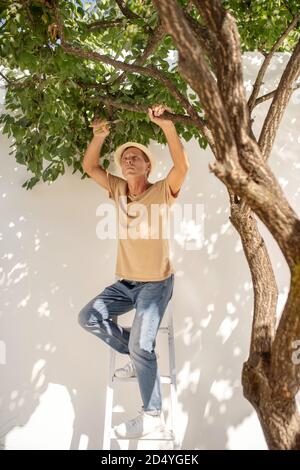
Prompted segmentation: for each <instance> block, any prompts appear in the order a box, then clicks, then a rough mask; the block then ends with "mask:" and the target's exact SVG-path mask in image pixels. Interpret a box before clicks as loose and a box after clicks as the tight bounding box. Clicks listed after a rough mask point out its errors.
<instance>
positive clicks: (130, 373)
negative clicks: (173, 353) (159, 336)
mask: <svg viewBox="0 0 300 470" xmlns="http://www.w3.org/2000/svg"><path fill="white" fill-rule="evenodd" d="M156 357H157V358H158V357H159V354H158V353H156ZM114 376H115V377H123V378H124V377H136V368H135V365H134V363H133V361H132V360H130V361H129V362H127V364H125V366H123V367H120V368H119V369H116V370H115V373H114Z"/></svg>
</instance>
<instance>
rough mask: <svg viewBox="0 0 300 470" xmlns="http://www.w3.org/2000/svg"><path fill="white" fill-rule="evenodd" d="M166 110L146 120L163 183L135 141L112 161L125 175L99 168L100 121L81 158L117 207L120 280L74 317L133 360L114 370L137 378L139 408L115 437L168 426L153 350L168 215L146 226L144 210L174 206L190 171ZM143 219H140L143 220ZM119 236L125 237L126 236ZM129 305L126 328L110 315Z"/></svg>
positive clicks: (167, 269)
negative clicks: (162, 142)
mask: <svg viewBox="0 0 300 470" xmlns="http://www.w3.org/2000/svg"><path fill="white" fill-rule="evenodd" d="M165 109H167V108H166V107H165V106H163V105H154V106H152V107H151V108H148V115H149V117H150V120H151V121H152V122H154V123H155V124H157V125H159V126H160V127H161V129H162V130H163V132H164V133H165V136H166V139H167V142H168V146H169V149H170V153H171V156H172V159H173V167H172V168H171V170H170V172H169V174H168V175H167V176H166V177H165V178H163V179H161V180H158V181H156V182H155V183H150V182H149V181H148V176H149V174H150V173H151V172H152V171H153V169H154V166H155V159H154V156H153V155H152V153H151V152H150V151H149V149H148V148H147V147H145V146H144V145H142V144H139V143H137V142H126V143H125V144H122V145H120V146H119V147H118V148H117V149H116V151H115V161H116V163H117V164H118V165H119V166H120V168H121V171H122V174H123V177H124V178H120V177H118V176H115V175H112V174H111V173H109V172H107V171H105V170H104V169H102V168H101V167H100V165H99V160H98V158H99V152H100V150H101V147H102V145H103V142H104V140H105V138H106V136H107V135H108V134H109V126H108V123H107V122H106V121H105V120H94V122H93V132H94V137H93V139H92V141H91V142H90V144H89V146H88V148H87V150H86V152H85V155H84V159H83V168H84V170H85V171H86V173H88V174H89V175H90V176H91V177H92V178H93V179H94V180H95V181H96V182H97V183H99V184H100V185H101V186H102V187H103V188H104V189H106V190H108V192H109V197H110V198H111V199H113V200H114V201H115V202H116V203H117V204H116V207H117V215H118V220H119V233H118V234H119V239H118V255H117V262H116V275H117V276H118V277H119V280H118V281H117V282H115V283H113V284H111V285H110V286H108V287H106V288H105V289H104V290H103V291H102V292H101V293H100V294H98V295H97V296H96V297H94V298H93V299H92V300H91V301H90V302H88V304H87V305H86V306H85V307H84V308H83V309H82V310H81V311H80V313H79V318H78V320H79V324H80V325H81V326H82V327H83V328H85V329H86V330H87V331H89V332H90V333H92V334H94V335H96V336H97V337H98V338H100V339H102V340H103V341H105V342H106V343H107V344H108V345H109V346H111V347H112V348H114V349H115V350H116V351H118V352H119V353H121V354H128V355H129V356H130V359H131V361H130V362H129V363H128V364H126V365H125V366H124V367H123V368H121V369H117V370H116V371H115V375H116V376H119V377H120V376H121V377H130V376H131V377H132V376H135V375H136V376H137V379H138V383H139V388H140V392H141V397H142V401H143V406H142V410H141V411H139V413H140V415H139V416H137V417H135V418H133V419H131V420H128V421H126V422H124V423H121V424H120V425H119V426H116V427H115V428H114V431H115V433H116V435H117V436H118V437H125V438H134V437H136V438H138V437H141V436H144V435H146V434H148V433H149V432H152V431H157V430H163V428H164V424H165V421H164V415H163V411H162V399H161V386H160V385H161V384H160V374H159V371H158V367H157V357H158V355H156V354H155V345H156V335H157V332H158V329H159V326H160V323H161V321H162V318H163V315H164V312H165V311H166V307H167V305H168V302H169V300H170V299H171V297H172V294H173V287H174V270H173V266H172V264H171V261H170V258H169V245H168V240H167V239H166V237H165V233H164V234H163V232H162V228H161V225H163V222H164V218H165V213H164V211H162V210H159V211H157V212H156V216H157V217H153V220H152V216H153V214H154V211H153V212H151V222H150V223H149V212H150V210H152V208H154V207H156V208H157V207H160V206H161V205H162V207H167V208H169V207H170V206H171V204H172V203H173V202H174V200H175V198H176V197H177V196H178V193H179V191H180V188H181V185H182V183H183V181H184V178H185V176H186V173H187V171H188V168H189V161H188V158H187V156H186V154H185V151H184V148H183V145H182V144H181V142H180V140H179V137H178V135H177V132H176V128H175V126H174V124H173V122H172V121H170V120H166V119H163V118H160V117H159V116H160V115H161V114H163V112H164V111H165ZM137 209H138V210H137ZM141 214H143V215H144V217H143V219H142V220H141ZM154 219H155V221H156V223H154ZM157 222H159V223H157ZM158 225H159V227H158ZM120 231H122V237H120ZM124 232H125V235H126V236H123V234H124ZM151 235H154V236H151ZM134 308H135V309H136V312H135V318H134V321H133V324H132V327H131V329H130V331H127V330H126V329H124V328H122V327H121V326H120V325H118V324H116V323H115V322H114V321H113V319H112V318H111V317H112V316H113V315H121V314H124V313H126V312H129V311H131V310H132V309H134Z"/></svg>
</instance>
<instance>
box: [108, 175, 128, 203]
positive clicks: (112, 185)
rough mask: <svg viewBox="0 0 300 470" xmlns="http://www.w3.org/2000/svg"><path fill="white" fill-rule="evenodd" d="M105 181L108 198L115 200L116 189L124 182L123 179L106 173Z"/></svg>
mask: <svg viewBox="0 0 300 470" xmlns="http://www.w3.org/2000/svg"><path fill="white" fill-rule="evenodd" d="M107 181H108V187H109V190H108V197H109V198H110V199H114V200H116V197H117V190H118V187H119V185H120V184H122V183H123V182H124V181H125V180H124V179H123V178H120V177H119V176H115V175H112V174H111V173H109V172H107Z"/></svg>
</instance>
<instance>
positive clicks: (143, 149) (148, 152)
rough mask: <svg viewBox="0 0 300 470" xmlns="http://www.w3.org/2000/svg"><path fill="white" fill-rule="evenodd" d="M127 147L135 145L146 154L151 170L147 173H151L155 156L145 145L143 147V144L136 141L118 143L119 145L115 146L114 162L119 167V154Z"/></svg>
mask: <svg viewBox="0 0 300 470" xmlns="http://www.w3.org/2000/svg"><path fill="white" fill-rule="evenodd" d="M127 147H137V148H138V149H140V150H142V151H143V152H144V153H145V154H146V155H147V157H148V158H149V160H150V163H151V170H150V172H149V174H150V173H152V171H153V169H154V167H155V164H156V161H155V157H154V155H153V153H151V152H150V150H149V149H148V148H147V147H145V145H143V144H139V143H138V142H125V144H122V145H119V147H117V149H116V150H115V152H114V158H115V162H116V164H117V165H118V166H119V167H120V168H121V162H120V160H121V155H122V153H123V152H124V150H125V149H126V148H127Z"/></svg>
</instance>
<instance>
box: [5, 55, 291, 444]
mask: <svg viewBox="0 0 300 470" xmlns="http://www.w3.org/2000/svg"><path fill="white" fill-rule="evenodd" d="M259 60H260V56H259V57H258V56H257V55H255V54H248V55H247V56H246V57H245V58H244V65H245V80H246V85H247V80H249V81H251V82H253V77H254V76H255V74H254V72H256V71H257V69H258V65H259ZM283 63H285V58H284V61H283ZM274 64H275V65H274V67H275V69H274V70H273V75H272V77H271V78H270V83H269V82H268V87H266V89H265V90H264V92H267V91H270V90H272V89H273V81H274V80H275V81H276V76H277V75H278V76H279V72H280V69H281V68H282V59H281V58H280V57H279V56H278V55H277V56H276V57H275V58H274ZM275 72H278V74H277V75H276V73H275ZM266 83H267V82H266ZM267 107H268V104H267V103H265V104H263V105H262V106H260V107H258V108H257V110H256V113H255V114H256V122H257V123H260V122H261V119H262V116H263V115H264V114H265V112H266V109H267ZM297 117H298V120H299V110H298V107H296V104H295V103H293V101H291V103H290V106H289V109H288V111H287V112H286V114H285V117H284V121H283V124H282V129H283V131H281V132H280V133H279V135H278V138H277V140H276V142H275V147H274V152H273V155H272V159H271V161H270V165H271V166H272V168H273V169H274V172H275V173H276V174H277V176H278V177H280V178H281V182H282V184H283V186H284V187H285V191H286V194H287V197H288V198H289V200H290V201H291V204H292V205H293V206H294V208H295V209H296V210H297V208H299V192H300V189H299V179H300V178H299V170H300V167H299V163H298V162H297V160H296V155H297V153H299V152H297V151H298V150H299V142H300V140H299V135H298V132H297V129H296V125H295V124H294V123H295V122H296V121H295V120H296V119H297ZM257 128H258V127H257ZM287 128H288V129H289V131H288V134H286V132H285V129H287ZM287 135H288V141H287V137H286V136H287ZM8 145H9V143H8V142H7V140H6V139H4V138H2V140H1V148H2V151H3V153H4V155H6V157H5V159H3V160H4V161H5V165H4V166H3V171H2V174H1V175H0V182H1V198H0V200H1V214H4V218H3V219H2V220H4V222H3V224H2V227H1V246H2V254H1V260H2V263H1V264H2V268H1V271H0V282H1V288H2V289H1V292H2V300H1V314H0V323H1V336H0V340H1V341H2V342H3V344H5V349H6V359H5V363H4V364H3V363H2V364H1V358H0V374H1V395H0V406H1V408H0V413H1V414H0V417H1V418H0V419H1V428H0V429H1V445H2V448H7V449H10V448H14V449H17V448H19V449H20V448H24V449H30V448H32V449H39V448H41V449H47V448H49V449H60V448H62V449H69V448H70V449H78V448H82V449H100V448H101V445H102V439H103V428H104V411H105V410H104V409H105V392H106V380H107V372H108V349H107V347H106V345H105V344H104V343H103V342H101V341H99V339H98V338H96V337H93V336H92V335H90V334H88V333H87V332H85V331H84V330H82V329H81V328H80V327H79V325H78V324H77V315H78V313H79V311H80V309H81V308H82V307H83V306H84V305H85V304H86V303H87V302H88V301H89V300H90V299H91V298H92V297H94V296H95V295H96V294H98V293H99V292H100V291H102V290H103V289H104V288H105V287H106V286H107V285H109V284H111V283H112V282H114V281H113V280H114V264H115V256H116V241H115V240H99V239H97V237H96V232H95V228H96V224H97V219H96V218H95V215H96V207H97V206H98V204H99V203H100V202H108V201H109V199H108V195H107V194H106V193H105V192H104V191H103V189H102V188H99V186H98V185H97V184H96V183H95V182H94V181H92V180H84V181H82V180H80V176H79V174H78V175H77V178H76V175H71V173H70V172H69V173H68V172H66V175H65V177H64V178H63V179H62V180H58V181H56V182H55V183H54V184H52V185H50V186H49V185H43V184H40V185H37V186H36V187H35V188H34V189H33V191H25V190H24V189H23V188H21V184H22V182H23V181H24V180H25V178H27V177H28V175H25V171H24V169H23V167H21V166H20V165H18V164H16V163H15V162H14V161H13V158H10V157H8V152H9V149H8ZM185 147H186V150H187V152H188V155H189V157H190V160H191V165H192V168H193V171H190V172H189V174H188V175H187V177H186V180H185V182H184V185H183V187H182V189H181V195H180V199H179V200H178V202H179V203H180V204H184V203H193V204H195V203H200V204H203V205H204V212H205V220H204V246H203V247H202V249H201V250H196V251H188V250H186V249H185V245H184V240H185V241H186V237H184V236H182V233H181V234H180V233H177V234H176V236H175V240H174V241H173V242H172V256H173V258H172V260H173V264H174V267H175V270H176V278H175V289H174V294H173V304H174V306H175V310H174V330H175V345H176V364H177V384H178V385H177V386H178V399H179V412H178V423H179V427H178V429H179V433H180V437H181V440H182V448H183V449H237V448H242V449H243V448H244V449H247V448H248V449H250V448H265V443H264V439H263V437H262V434H261V430H260V426H259V424H258V421H257V418H256V417H255V414H254V412H253V409H252V407H251V406H250V404H249V403H248V402H247V401H246V400H245V399H244V397H243V394H242V389H241V383H240V381H241V369H242V364H243V362H244V361H245V360H246V359H247V356H248V350H249V341H250V327H251V317H252V309H253V294H252V284H251V276H250V273H249V270H248V266H247V263H246V261H245V257H244V254H243V251H242V247H241V243H240V241H239V237H238V235H237V233H236V232H235V230H234V228H233V227H232V226H231V224H230V222H229V220H228V216H229V212H228V197H227V191H226V190H225V187H224V186H223V185H222V184H221V183H220V182H219V181H218V180H217V179H216V178H215V176H214V175H213V174H211V173H209V172H208V163H209V159H212V157H211V155H210V153H209V151H206V153H204V152H202V151H201V150H199V147H198V146H197V143H195V142H192V141H191V142H189V143H186V144H185ZM287 147H288V148H287ZM153 150H154V151H155V152H156V153H157V155H158V157H159V165H158V169H157V171H156V178H157V179H160V178H161V177H163V176H164V175H165V174H166V173H167V171H168V169H169V168H170V164H171V160H170V158H169V156H168V155H169V154H168V150H167V149H166V148H164V149H161V147H160V146H158V145H156V144H154V143H153ZM166 161H167V162H168V165H166V164H165V162H166ZM287 162H288V164H286V163H287ZM194 175H199V178H195V176H194ZM83 194H84V196H85V197H84V198H83V197H82V195H83ZM260 227H261V231H262V234H263V236H264V237H266V241H267V245H268V246H269V247H270V251H271V253H270V254H271V257H272V259H273V266H274V270H275V271H276V276H277V279H278V284H279V292H280V298H279V312H278V313H280V311H281V308H282V307H283V304H284V301H285V296H286V292H287V290H286V289H287V285H288V281H289V278H288V271H287V269H286V265H285V263H284V261H283V259H282V256H281V253H280V252H279V250H278V247H277V245H276V244H275V243H274V241H273V240H272V238H271V237H270V236H269V234H268V232H267V231H266V229H265V227H263V226H262V224H260ZM132 315H133V312H131V313H130V314H128V316H127V315H123V316H122V317H120V323H121V324H129V323H130V319H131V318H132ZM157 348H158V349H159V350H160V351H162V353H161V354H160V359H159V365H160V371H161V374H166V373H167V371H168V357H167V353H168V348H167V344H166V343H163V341H162V340H159V339H158V342H157ZM120 358H121V356H120V355H119V356H117V359H118V360H119V359H120ZM121 359H122V358H121ZM122 361H123V362H124V360H123V359H122ZM123 362H122V364H123ZM117 387H120V388H118V389H117V390H118V391H117V395H116V397H117V398H116V402H115V405H116V406H115V410H116V411H119V412H120V413H115V415H117V416H114V422H113V424H117V423H118V422H120V421H121V420H123V418H125V419H128V418H130V417H133V416H135V415H136V414H137V409H139V408H140V405H141V399H140V395H139V392H138V390H137V389H135V386H134V385H133V384H127V385H126V386H125V385H122V386H121V385H120V386H119V385H118V386H117ZM128 387H131V389H130V392H129V390H128ZM163 396H164V401H163V407H164V410H165V411H166V417H167V418H169V416H168V414H169V413H168V412H169V406H170V403H169V398H168V396H169V388H168V386H167V385H163ZM123 410H126V413H124V414H123V413H121V412H122V411H123ZM153 445H154V444H153V443H151V444H149V443H148V444H147V443H145V442H144V443H141V441H140V443H139V444H137V441H132V442H131V443H128V441H123V442H122V441H118V442H113V444H112V447H113V448H123V446H124V448H137V447H138V448H144V447H143V446H145V447H146V446H148V448H155V449H159V448H166V447H165V444H164V443H159V442H155V446H154V447H153ZM128 446H129V447H128ZM149 446H150V447H149ZM151 446H152V447H151Z"/></svg>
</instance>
